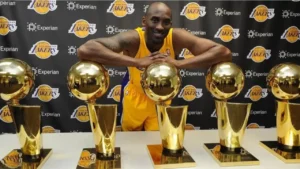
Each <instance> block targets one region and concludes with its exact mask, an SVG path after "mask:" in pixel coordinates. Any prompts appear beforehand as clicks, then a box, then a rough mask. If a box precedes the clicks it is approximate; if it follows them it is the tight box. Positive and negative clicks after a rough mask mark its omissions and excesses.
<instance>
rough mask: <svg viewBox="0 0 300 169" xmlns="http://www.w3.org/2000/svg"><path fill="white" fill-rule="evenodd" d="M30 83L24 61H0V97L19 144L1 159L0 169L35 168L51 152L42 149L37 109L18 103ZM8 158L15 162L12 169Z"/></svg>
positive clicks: (32, 82)
mask: <svg viewBox="0 0 300 169" xmlns="http://www.w3.org/2000/svg"><path fill="white" fill-rule="evenodd" d="M34 80H35V76H34V74H33V72H32V69H31V67H30V66H29V65H28V64H27V63H25V62H24V61H21V60H19V59H14V58H5V59H1V60H0V97H1V99H2V100H4V101H6V102H7V105H8V107H9V112H10V114H11V117H12V120H13V124H14V126H15V129H16V133H17V136H18V139H19V143H20V149H14V150H12V151H11V152H10V153H9V154H8V155H7V156H5V157H4V158H3V159H2V160H1V161H2V163H0V169H8V168H11V167H13V168H22V169H38V168H41V167H42V165H43V164H44V163H45V162H46V160H47V159H48V158H49V156H50V155H51V153H52V149H44V148H43V140H42V135H41V106H40V105H23V104H20V103H19V101H20V100H21V99H23V98H25V97H26V96H27V94H28V93H29V92H30V91H31V89H32V88H33V86H34ZM12 156H13V157H15V158H17V159H18V160H17V161H18V162H17V164H13V166H11V165H12V164H10V163H9V158H11V157H12Z"/></svg>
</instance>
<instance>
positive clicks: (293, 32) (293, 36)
mask: <svg viewBox="0 0 300 169" xmlns="http://www.w3.org/2000/svg"><path fill="white" fill-rule="evenodd" d="M281 39H286V40H287V41H288V42H290V43H295V42H296V41H297V40H300V30H299V29H298V28H297V27H296V26H291V27H289V28H287V29H286V30H285V31H284V33H283V34H282V35H281Z"/></svg>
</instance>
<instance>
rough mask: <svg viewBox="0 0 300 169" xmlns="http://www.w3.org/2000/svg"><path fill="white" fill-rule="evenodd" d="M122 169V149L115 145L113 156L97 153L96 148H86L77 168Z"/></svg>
mask: <svg viewBox="0 0 300 169" xmlns="http://www.w3.org/2000/svg"><path fill="white" fill-rule="evenodd" d="M100 168H101V169H121V149H120V147H115V153H114V156H112V157H111V158H108V157H103V156H101V155H100V154H97V152H96V149H95V148H84V149H83V150H82V152H81V155H80V159H79V161H78V164H77V167H76V169H100Z"/></svg>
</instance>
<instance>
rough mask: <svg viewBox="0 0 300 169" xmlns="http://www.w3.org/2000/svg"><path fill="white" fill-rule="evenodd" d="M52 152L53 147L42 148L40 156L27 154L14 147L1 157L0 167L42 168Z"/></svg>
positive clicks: (16, 168)
mask: <svg viewBox="0 0 300 169" xmlns="http://www.w3.org/2000/svg"><path fill="white" fill-rule="evenodd" d="M51 154H52V149H42V151H41V155H40V156H25V155H22V152H21V149H14V150H12V151H11V152H9V153H8V154H7V155H6V156H5V157H4V158H2V159H1V162H0V169H11V168H14V169H32V168H34V169H41V168H42V166H43V165H44V163H45V162H46V161H47V160H48V158H49V157H50V156H51Z"/></svg>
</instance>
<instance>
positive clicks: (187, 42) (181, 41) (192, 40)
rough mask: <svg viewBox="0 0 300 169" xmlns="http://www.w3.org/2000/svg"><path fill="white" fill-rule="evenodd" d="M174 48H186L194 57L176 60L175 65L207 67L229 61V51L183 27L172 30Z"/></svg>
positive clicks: (182, 67)
mask: <svg viewBox="0 0 300 169" xmlns="http://www.w3.org/2000/svg"><path fill="white" fill-rule="evenodd" d="M173 44H174V48H179V49H181V48H187V49H188V50H189V51H190V52H191V53H192V54H193V55H194V56H195V57H192V58H189V59H184V60H180V61H177V62H176V64H177V67H178V68H181V69H185V68H209V67H210V66H212V65H214V64H216V63H220V62H225V61H231V59H232V58H231V51H230V50H229V49H228V48H226V47H225V46H223V45H221V44H218V43H215V42H213V41H211V40H208V39H204V38H199V37H197V36H194V35H193V34H191V33H189V32H187V31H186V30H183V29H174V30H173Z"/></svg>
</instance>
